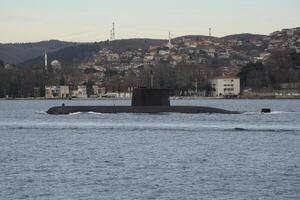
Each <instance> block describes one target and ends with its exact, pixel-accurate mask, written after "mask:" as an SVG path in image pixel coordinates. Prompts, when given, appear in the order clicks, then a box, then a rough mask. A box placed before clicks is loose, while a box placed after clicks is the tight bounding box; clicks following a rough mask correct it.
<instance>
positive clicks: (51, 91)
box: [45, 85, 132, 99]
mask: <svg viewBox="0 0 300 200" xmlns="http://www.w3.org/2000/svg"><path fill="white" fill-rule="evenodd" d="M131 95H132V92H131V91H128V92H106V91H105V88H100V87H99V86H97V85H93V86H92V90H91V93H90V94H88V91H87V86H86V85H80V86H77V87H70V86H67V85H60V86H46V87H45V98H46V99H74V98H75V99H87V98H131Z"/></svg>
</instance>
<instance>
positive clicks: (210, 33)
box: [209, 28, 212, 37]
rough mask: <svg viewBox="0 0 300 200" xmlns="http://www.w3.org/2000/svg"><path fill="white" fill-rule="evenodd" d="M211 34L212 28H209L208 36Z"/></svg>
mask: <svg viewBox="0 0 300 200" xmlns="http://www.w3.org/2000/svg"><path fill="white" fill-rule="evenodd" d="M211 36H212V29H211V28H209V37H211Z"/></svg>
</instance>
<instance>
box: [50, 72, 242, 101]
mask: <svg viewBox="0 0 300 200" xmlns="http://www.w3.org/2000/svg"><path fill="white" fill-rule="evenodd" d="M209 83H210V85H211V88H212V90H211V91H210V93H209V94H208V95H209V96H210V97H225V98H227V97H229V98H230V97H238V96H239V95H240V79H239V78H236V77H217V78H213V79H211V80H210V81H209ZM132 90H133V88H129V89H128V91H127V92H107V91H105V88H99V87H98V86H96V85H94V86H93V88H92V93H91V94H89V95H88V92H87V87H86V86H85V85H81V86H77V87H76V89H74V88H73V89H70V87H69V86H67V85H60V86H46V87H45V98H46V99H73V98H78V99H87V98H126V99H128V98H131V97H132ZM204 95H206V94H204Z"/></svg>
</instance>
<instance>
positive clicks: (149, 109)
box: [47, 106, 239, 115]
mask: <svg viewBox="0 0 300 200" xmlns="http://www.w3.org/2000/svg"><path fill="white" fill-rule="evenodd" d="M78 112H80V113H88V112H95V113H148V114H157V113H186V114H197V113H219V114H239V112H236V111H228V110H223V109H219V108H211V107H200V106H60V107H53V108H50V109H49V110H48V111H47V113H48V114H52V115H67V114H72V113H78Z"/></svg>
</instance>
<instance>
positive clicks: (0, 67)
mask: <svg viewBox="0 0 300 200" xmlns="http://www.w3.org/2000/svg"><path fill="white" fill-rule="evenodd" d="M3 68H4V61H3V60H0V69H3Z"/></svg>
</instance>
